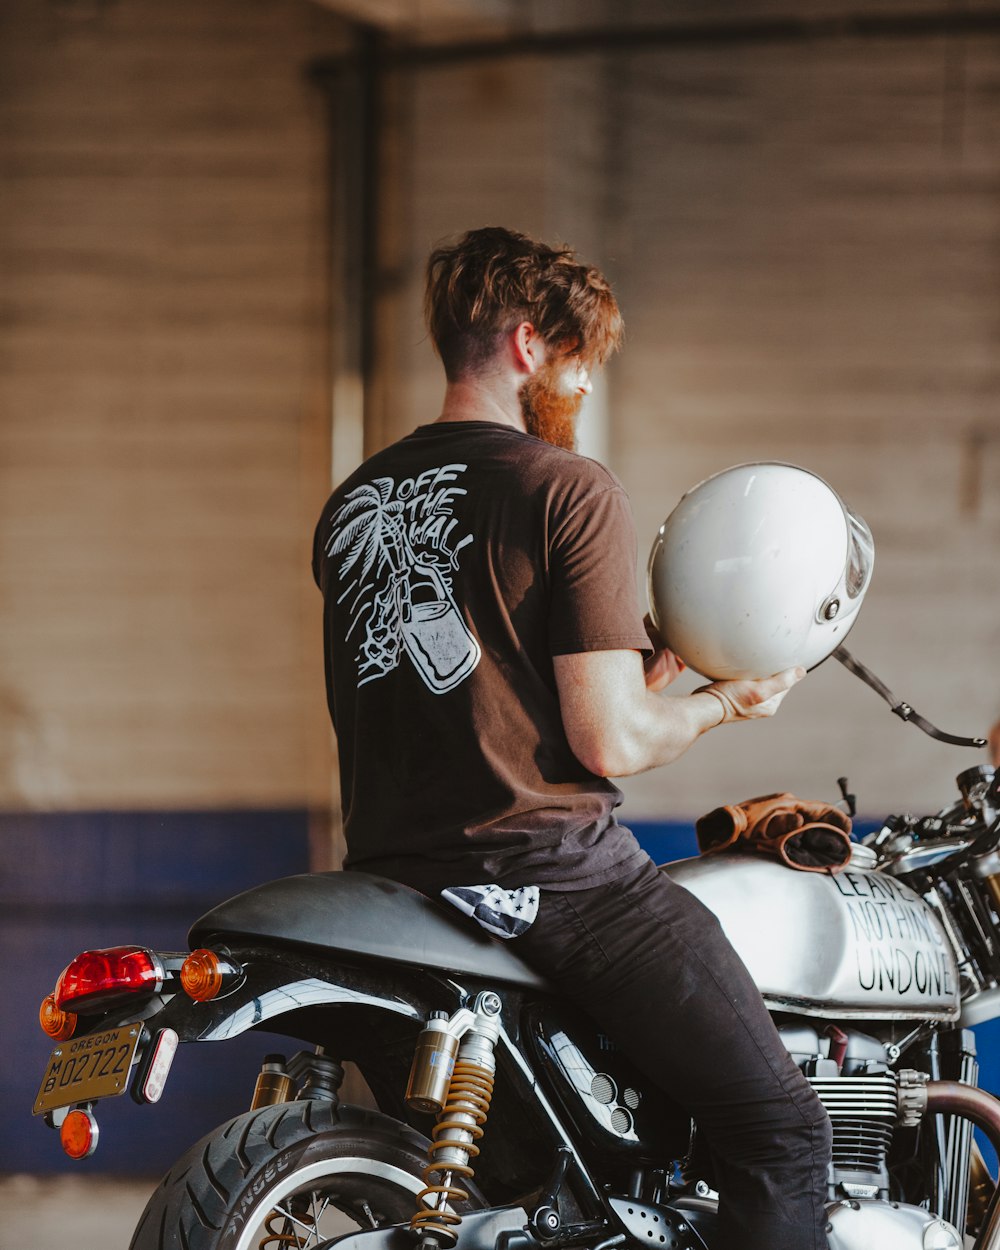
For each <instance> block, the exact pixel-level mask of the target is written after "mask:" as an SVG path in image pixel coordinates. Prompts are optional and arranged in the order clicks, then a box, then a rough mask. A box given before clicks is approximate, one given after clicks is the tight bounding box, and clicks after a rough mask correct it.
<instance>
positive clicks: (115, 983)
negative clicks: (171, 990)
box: [55, 946, 163, 1014]
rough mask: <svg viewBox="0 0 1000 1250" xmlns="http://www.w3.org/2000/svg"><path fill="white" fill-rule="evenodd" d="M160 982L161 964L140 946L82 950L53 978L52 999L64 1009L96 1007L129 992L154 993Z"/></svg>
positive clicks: (104, 1005)
mask: <svg viewBox="0 0 1000 1250" xmlns="http://www.w3.org/2000/svg"><path fill="white" fill-rule="evenodd" d="M162 985H163V967H162V965H161V964H160V961H159V960H158V959H157V957H156V956H155V955H154V954H153V952H152V951H148V950H145V949H143V947H141V946H113V947H111V948H110V949H108V950H103V951H84V952H83V954H82V955H77V957H76V959H74V960H73V962H72V963H71V964H70V965H69V967H68V968H66V969H65V970H64V971H63V973H62V975H61V976H60V978H59V980H58V981H57V982H56V990H55V1000H56V1004H57V1006H59V1007H61V1008H62V1010H63V1011H72V1012H74V1013H77V1014H79V1013H80V1012H87V1011H96V1010H98V1009H100V1008H102V1007H106V1006H108V1005H109V1004H110V1003H113V1002H114V1001H115V1000H116V999H118V998H121V997H123V996H126V995H129V994H150V993H154V992H155V991H156V990H158V989H159V988H160V987H161V986H162Z"/></svg>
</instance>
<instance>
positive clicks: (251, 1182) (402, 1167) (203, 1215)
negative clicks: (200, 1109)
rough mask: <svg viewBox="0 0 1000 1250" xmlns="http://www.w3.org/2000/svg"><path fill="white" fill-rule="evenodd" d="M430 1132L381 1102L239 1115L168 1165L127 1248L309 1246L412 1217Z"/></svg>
mask: <svg viewBox="0 0 1000 1250" xmlns="http://www.w3.org/2000/svg"><path fill="white" fill-rule="evenodd" d="M426 1164H427V1154H426V1141H425V1139H424V1138H422V1137H421V1136H420V1135H419V1134H418V1133H416V1132H414V1131H413V1130H412V1129H410V1128H408V1127H407V1126H406V1125H405V1124H400V1123H399V1122H398V1121H396V1120H391V1119H389V1118H388V1117H387V1116H384V1115H380V1114H378V1113H377V1112H374V1111H365V1110H362V1109H360V1108H358V1107H349V1106H334V1105H333V1104H331V1103H322V1102H316V1101H304V1102H291V1103H283V1104H281V1105H279V1106H274V1107H263V1108H261V1109H260V1110H258V1111H250V1112H247V1113H246V1114H245V1115H241V1116H237V1117H236V1119H235V1120H231V1121H230V1122H229V1123H228V1124H226V1125H223V1127H222V1128H220V1129H218V1130H217V1131H216V1132H215V1133H212V1134H209V1136H208V1137H205V1138H203V1139H202V1141H200V1142H198V1144H197V1145H195V1146H192V1147H191V1149H190V1150H189V1151H188V1152H187V1154H186V1155H184V1156H183V1158H181V1159H180V1160H179V1161H178V1162H177V1163H176V1164H175V1165H174V1166H173V1167H172V1168H171V1169H170V1171H169V1172H168V1173H167V1175H166V1176H165V1177H164V1178H163V1180H162V1182H161V1183H160V1186H159V1188H158V1189H157V1191H156V1192H155V1193H154V1194H153V1196H152V1198H150V1200H149V1202H148V1204H147V1206H146V1210H145V1211H144V1212H143V1215H142V1219H141V1220H140V1222H139V1226H138V1228H137V1229H136V1231H135V1234H134V1236H133V1238H132V1242H131V1246H130V1250H312V1248H314V1247H316V1246H319V1245H320V1244H321V1243H322V1242H324V1241H326V1240H327V1239H329V1238H331V1237H336V1236H338V1235H340V1234H341V1233H346V1232H349V1231H351V1230H352V1229H358V1228H360V1229H368V1228H380V1227H383V1226H384V1225H387V1224H400V1223H408V1222H409V1219H410V1216H411V1215H412V1214H413V1213H414V1211H415V1210H416V1209H417V1202H416V1196H417V1194H418V1192H419V1191H420V1190H421V1189H422V1188H423V1187H424V1183H423V1181H422V1180H421V1172H422V1170H423V1168H424V1167H425V1166H426Z"/></svg>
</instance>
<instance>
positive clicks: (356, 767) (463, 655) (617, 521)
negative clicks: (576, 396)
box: [313, 421, 649, 895]
mask: <svg viewBox="0 0 1000 1250" xmlns="http://www.w3.org/2000/svg"><path fill="white" fill-rule="evenodd" d="M635 562H636V542H635V530H634V526H633V523H632V516H631V510H630V508H629V504H628V499H627V498H626V496H625V493H624V491H623V490H622V488H621V486H620V484H619V483H618V481H617V479H616V478H615V477H613V476H612V474H610V473H609V472H608V471H607V470H606V469H605V468H603V467H602V466H601V465H599V464H597V463H596V462H595V461H593V460H588V459H586V458H585V457H583V456H578V455H575V454H574V453H572V452H568V451H563V450H561V449H559V448H556V447H552V446H550V445H549V444H547V443H544V442H542V441H540V440H539V439H537V438H533V437H531V436H530V435H528V434H523V433H520V432H519V431H517V430H514V429H511V428H509V427H506V426H501V425H496V424H493V423H492V422H486V421H475V422H472V421H469V422H454V423H442V424H435V425H427V426H422V427H420V428H419V429H417V430H415V431H414V432H413V433H412V434H410V435H409V436H408V437H407V438H404V439H402V440H401V441H400V442H398V443H396V444H394V445H393V446H392V447H389V448H387V449H386V450H385V451H382V452H379V453H378V454H377V455H375V456H373V457H372V458H371V459H370V460H368V461H366V463H365V464H363V465H362V466H361V467H360V468H359V469H358V470H357V472H355V473H354V474H353V475H352V476H351V477H349V478H348V479H347V481H346V482H344V483H343V485H342V486H340V487H339V488H338V489H337V490H336V491H334V493H333V495H332V496H331V498H330V500H329V501H328V503H327V505H326V507H325V508H324V509H323V514H322V516H321V518H320V521H319V525H318V526H317V529H316V538H315V547H314V557H313V571H314V574H315V576H316V580H317V582H318V584H319V586H320V588H321V589H322V591H323V596H324V601H325V612H324V628H325V636H326V670H327V696H328V700H329V705H330V712H331V715H332V717H333V722H334V726H335V728H336V730H337V741H338V750H339V755H340V784H341V801H342V805H343V812H344V827H345V834H346V838H347V848H348V856H347V860H346V863H345V867H348V868H357V869H361V870H364V871H366V872H374V873H379V874H382V875H384V876H388V877H392V878H394V879H395V880H398V881H402V882H404V883H406V884H408V885H411V886H414V887H415V888H416V889H418V890H422V891H424V892H425V893H428V894H431V895H436V894H437V893H438V891H439V890H441V889H442V888H444V887H446V886H451V885H461V884H468V883H471V882H497V883H500V884H502V885H504V886H506V887H508V888H512V887H515V886H520V885H531V884H534V885H543V886H546V887H548V888H550V889H567V890H574V889H584V888H586V887H588V886H591V885H595V884H597V883H598V882H599V881H603V880H608V879H611V878H614V877H617V876H619V875H622V874H625V873H627V872H629V871H631V870H633V869H634V868H635V867H637V866H638V864H639V863H640V862H641V860H642V858H643V852H642V851H641V850H640V848H639V846H638V843H637V842H636V840H635V838H634V837H633V836H632V834H631V833H630V832H629V831H628V830H627V829H625V828H624V827H623V826H621V825H619V824H618V823H617V822H616V820H615V817H614V809H615V807H617V806H618V804H619V803H620V802H621V793H620V792H619V791H618V790H617V789H616V788H615V787H614V786H613V785H612V784H611V782H609V781H608V780H607V779H606V778H603V777H597V776H595V775H594V774H593V773H591V772H589V771H588V770H587V769H586V768H584V767H583V765H582V764H581V763H580V762H579V761H578V760H577V758H576V756H575V755H574V754H573V752H572V751H571V750H570V747H569V744H568V742H567V740H566V734H565V731H564V729H563V723H562V717H561V715H560V710H559V698H558V693H557V690H556V683H555V677H554V673H553V666H552V657H553V656H554V655H565V654H571V653H574V652H579V651H598V650H615V649H626V648H627V649H634V650H643V651H645V650H648V649H649V643H648V640H647V638H646V633H645V630H644V628H643V624H642V618H641V616H640V614H639V609H638V596H637V592H636V584H635Z"/></svg>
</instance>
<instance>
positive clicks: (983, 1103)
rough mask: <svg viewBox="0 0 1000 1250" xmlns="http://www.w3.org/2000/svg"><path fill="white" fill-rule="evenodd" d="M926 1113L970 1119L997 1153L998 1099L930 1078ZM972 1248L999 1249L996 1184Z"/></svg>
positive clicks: (999, 1144)
mask: <svg viewBox="0 0 1000 1250" xmlns="http://www.w3.org/2000/svg"><path fill="white" fill-rule="evenodd" d="M927 1114H928V1115H956V1116H961V1117H962V1119H965V1120H971V1122H972V1123H973V1124H975V1125H976V1126H977V1127H978V1128H981V1129H982V1130H983V1132H984V1133H985V1134H986V1136H987V1137H988V1138H989V1139H990V1143H991V1144H992V1146H993V1148H994V1149H995V1150H996V1151H997V1153H998V1154H1000V1100H998V1099H996V1098H994V1097H993V1095H992V1094H987V1093H986V1091H985V1090H982V1089H976V1088H975V1087H974V1086H970V1085H963V1084H962V1083H961V1082H960V1081H930V1082H929V1083H928V1085H927ZM963 1222H964V1220H963ZM959 1231H960V1232H961V1231H963V1230H962V1229H960V1230H959ZM973 1250H1000V1186H998V1187H997V1189H996V1190H995V1191H994V1194H993V1198H992V1199H991V1201H990V1205H989V1209H988V1210H987V1212H986V1218H985V1219H984V1220H983V1226H982V1228H981V1229H980V1231H979V1236H978V1237H977V1238H976V1241H975V1245H974V1247H973Z"/></svg>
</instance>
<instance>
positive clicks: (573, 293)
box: [425, 226, 623, 380]
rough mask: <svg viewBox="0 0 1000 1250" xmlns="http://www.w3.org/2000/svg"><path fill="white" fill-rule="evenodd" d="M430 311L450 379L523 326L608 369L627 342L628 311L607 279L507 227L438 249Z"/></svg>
mask: <svg viewBox="0 0 1000 1250" xmlns="http://www.w3.org/2000/svg"><path fill="white" fill-rule="evenodd" d="M425 307H426V314H427V325H428V328H429V330H430V334H431V339H432V340H433V342H434V346H435V347H436V348H437V352H438V355H439V356H440V357H441V361H442V363H443V365H444V368H445V373H446V374H447V376H448V378H449V380H454V379H455V378H459V377H461V376H462V375H463V374H465V373H469V372H475V371H476V369H477V368H478V367H479V366H481V365H482V364H483V363H484V362H485V361H486V360H488V359H489V358H490V357H491V356H492V355H493V354H494V353H495V352H496V351H497V350H498V348H499V346H500V341H501V339H502V337H503V336H504V335H505V334H509V333H510V332H511V331H512V330H513V329H514V327H515V326H516V325H518V324H519V323H520V322H522V321H530V322H531V324H532V325H533V326H534V327H535V329H536V330H537V331H538V332H539V334H541V336H542V338H543V339H544V341H545V342H546V344H547V345H549V346H552V347H557V346H561V345H565V349H566V350H567V351H569V352H572V353H573V354H574V355H579V356H580V357H582V358H583V359H584V361H586V362H587V363H588V364H602V363H603V362H604V361H605V360H606V359H607V358H608V356H610V355H611V353H612V352H613V351H614V350H615V349H616V348H617V347H618V345H619V343H620V342H621V337H622V329H623V327H622V317H621V313H620V312H619V310H618V304H617V303H616V301H615V297H614V295H612V293H611V287H610V286H609V285H608V282H607V279H606V278H605V277H604V276H603V274H601V273H600V272H599V271H598V270H597V269H594V268H593V267H592V266H590V265H585V264H582V263H581V262H580V261H579V260H577V258H576V255H575V254H574V253H573V252H571V251H570V250H569V249H568V248H552V247H547V246H546V245H545V244H544V243H537V242H535V240H534V239H529V238H528V236H527V235H524V234H518V233H517V232H516V231H514V230H505V229H504V228H503V227H502V226H484V227H483V228H482V229H480V230H470V231H468V233H467V234H464V235H462V237H461V238H460V239H459V240H458V242H457V243H453V244H447V245H444V246H441V247H438V248H435V250H434V251H433V252H432V253H431V255H430V258H429V260H428V262H427V291H426V297H425Z"/></svg>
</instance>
